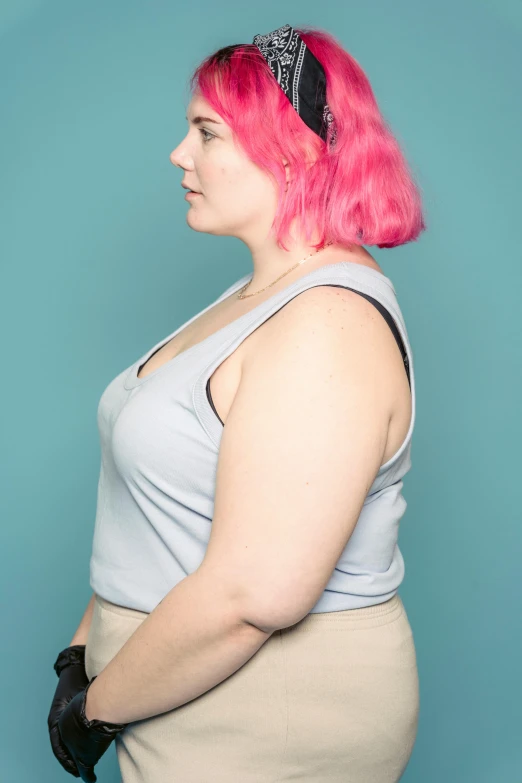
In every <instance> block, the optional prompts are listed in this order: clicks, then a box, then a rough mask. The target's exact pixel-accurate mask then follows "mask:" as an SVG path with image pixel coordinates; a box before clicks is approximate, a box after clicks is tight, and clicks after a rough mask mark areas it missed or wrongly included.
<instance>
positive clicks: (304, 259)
mask: <svg viewBox="0 0 522 783" xmlns="http://www.w3.org/2000/svg"><path fill="white" fill-rule="evenodd" d="M332 244H333V242H327V243H326V245H324V247H322V248H321V250H324V249H325V247H328V246H329V245H332ZM321 250H316V251H315V253H314V252H312V253H310V255H309V256H306V258H303V260H302V261H298V262H297V264H294V265H293V266H292V267H290V269H288V270H287V271H286V272H283V274H282V275H279V277H278V278H276V279H275V280H274V282H273V283H269V285H265V287H264V288H260V289H259V291H254V293H253V294H243V291H246V289H247V288H248V286H249V285H250V283H251V282H252V281H251V280H249V281H248V283H247V284H246V285H244V286H243V288H242V289H241V290H240V292H239V293H238V295H237V298H238V299H248V297H249V296H255V295H256V294H260V293H261V291H266V289H267V288H270V286H273V285H275V284H276V283H277V281H278V280H281V278H282V277H284V276H285V275H287V274H289V272H291V271H292V269H295V268H296V267H298V266H299V265H300V264H304V262H305V261H308V259H309V258H310V257H311V256H316V255H317V253H320V252H321Z"/></svg>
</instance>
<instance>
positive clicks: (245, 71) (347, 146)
mask: <svg viewBox="0 0 522 783" xmlns="http://www.w3.org/2000/svg"><path fill="white" fill-rule="evenodd" d="M295 30H296V31H297V32H298V33H299V35H300V36H301V38H302V39H303V41H304V42H305V44H306V46H308V47H309V49H310V51H311V52H312V54H314V55H315V57H317V59H318V60H319V61H320V62H321V64H322V65H323V68H324V70H325V74H326V84H327V102H328V105H329V107H330V110H331V112H332V114H333V116H334V118H335V124H336V130H337V138H336V143H335V145H334V146H333V147H331V146H330V145H329V143H328V142H329V140H328V141H324V140H323V139H321V137H320V136H318V135H317V134H316V133H315V132H314V131H313V130H311V129H310V128H309V127H308V126H307V125H306V123H305V122H303V120H302V119H301V117H300V116H299V115H298V113H297V112H296V110H295V109H294V108H293V106H292V105H291V103H290V101H289V100H288V98H287V97H286V95H285V94H284V92H283V91H282V89H281V87H280V86H279V85H278V83H277V81H276V79H275V78H274V75H273V73H272V71H271V70H270V67H269V65H268V63H267V62H266V60H265V58H264V57H263V55H262V54H261V52H260V51H259V49H258V48H257V46H255V45H254V44H235V45H232V46H225V47H224V48H222V49H219V50H218V51H216V52H214V53H213V54H211V55H209V56H208V57H207V58H205V60H203V62H202V63H201V64H200V65H199V66H198V67H197V68H196V69H195V71H194V72H193V73H192V75H191V77H190V80H189V86H190V89H191V91H192V92H193V93H194V92H198V93H199V94H200V95H202V96H203V98H204V99H205V100H206V101H207V102H208V103H209V104H210V105H211V106H212V108H213V109H214V110H215V111H216V112H217V113H218V114H219V115H220V116H221V117H222V118H223V119H224V120H225V122H226V123H227V124H228V125H229V126H230V128H231V130H232V135H233V138H234V141H235V142H237V143H239V145H240V146H241V147H242V148H243V149H244V151H245V153H246V155H247V157H248V158H249V159H250V160H252V161H253V162H254V163H255V164H256V165H257V166H259V167H260V168H261V169H263V170H264V171H265V172H266V173H267V174H268V175H269V176H270V177H271V178H272V180H273V182H274V185H275V187H276V191H277V193H278V202H277V209H276V214H275V217H274V221H273V223H272V226H271V230H273V231H274V233H275V236H276V239H277V244H278V246H279V247H282V248H284V249H285V250H287V249H288V248H287V247H286V246H285V244H284V241H285V239H286V238H287V237H290V236H291V234H290V227H291V223H292V220H293V219H294V218H295V217H296V216H297V217H298V219H299V222H300V225H301V229H302V230H303V229H304V235H305V238H306V240H307V241H310V239H311V235H312V233H313V231H314V230H319V237H320V240H319V242H318V244H317V245H311V247H316V248H321V247H323V246H324V245H325V244H326V243H327V242H334V243H336V244H339V245H341V246H346V247H349V246H350V245H354V244H356V245H357V244H359V245H363V244H365V245H376V246H377V247H380V248H382V247H395V246H397V245H403V244H406V243H407V242H412V241H414V240H416V239H417V238H418V236H419V234H420V233H421V231H423V230H425V228H426V225H425V223H424V219H423V215H422V204H421V198H420V194H419V191H418V189H417V186H416V184H415V182H414V180H413V177H412V175H411V172H410V170H409V167H408V164H407V162H406V160H405V158H404V156H403V154H402V152H401V149H400V146H399V144H398V142H397V141H396V139H395V138H394V136H393V134H392V132H391V130H390V129H389V127H388V125H387V123H386V121H385V120H384V119H383V117H382V115H381V113H380V111H379V108H378V105H377V101H376V99H375V96H374V94H373V90H372V88H371V85H370V82H369V80H368V78H367V77H366V75H365V73H364V71H363V69H362V68H361V66H360V65H359V64H358V62H357V61H356V60H355V59H354V58H353V57H352V56H351V55H350V54H348V52H346V51H345V50H344V49H343V47H342V46H341V45H340V44H339V43H338V42H337V40H336V39H335V38H334V36H332V35H331V34H329V33H327V32H325V31H322V30H318V29H316V28H310V27H306V28H297V27H296V28H295ZM284 159H286V160H287V161H288V163H289V164H290V170H291V182H290V183H289V187H288V190H287V191H286V192H285V186H286V174H285V167H284V164H283V161H284Z"/></svg>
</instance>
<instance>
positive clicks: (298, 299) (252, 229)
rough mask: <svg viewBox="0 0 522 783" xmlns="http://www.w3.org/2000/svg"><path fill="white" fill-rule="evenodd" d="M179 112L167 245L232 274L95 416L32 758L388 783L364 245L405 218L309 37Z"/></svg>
mask: <svg viewBox="0 0 522 783" xmlns="http://www.w3.org/2000/svg"><path fill="white" fill-rule="evenodd" d="M191 86H192V98H191V101H190V104H189V106H188V110H187V120H188V123H189V129H188V132H187V135H186V136H185V138H184V139H183V140H182V141H181V142H180V144H179V145H178V146H177V147H176V149H175V150H173V152H172V153H171V156H170V158H171V161H172V163H173V164H174V165H175V166H178V167H179V168H181V169H182V170H183V181H182V183H181V184H182V185H183V187H185V188H187V189H190V191H192V192H191V193H189V194H187V196H186V198H187V200H188V201H189V204H190V206H189V209H188V212H187V222H188V224H189V225H190V226H191V227H192V228H193V229H194V230H196V231H201V232H205V233H211V234H220V235H227V236H236V237H238V238H239V239H240V240H241V241H243V242H244V243H245V245H246V246H247V247H248V249H249V251H250V252H251V255H252V263H253V273H249V274H247V275H245V276H244V277H242V278H241V279H240V280H238V281H237V282H236V283H234V284H233V285H232V286H230V287H229V288H227V289H226V290H225V291H224V292H223V293H222V294H221V296H220V297H218V299H217V300H216V301H215V302H212V303H211V304H210V305H208V307H206V308H205V309H204V310H202V311H201V312H200V313H198V314H196V315H195V316H194V317H193V318H191V319H190V320H189V321H187V322H186V323H185V324H183V325H182V326H181V327H179V328H178V329H176V330H175V332H173V333H172V334H171V335H169V336H168V337H167V338H165V339H163V340H161V341H160V343H158V344H157V345H155V346H154V347H153V348H152V349H151V350H149V351H148V352H147V353H146V354H145V355H144V356H142V357H140V359H138V361H136V362H135V363H134V364H133V365H132V366H131V367H130V368H127V369H125V370H124V371H123V372H122V373H120V374H119V375H118V376H117V377H116V378H115V379H114V380H113V381H112V382H111V383H110V384H109V385H108V387H107V388H106V390H105V391H104V393H103V395H102V397H101V400H100V405H99V410H98V424H99V428H100V437H101V445H102V465H101V473H100V482H99V487H98V505H97V516H96V524H95V532H94V542H93V552H92V557H91V572H90V575H91V579H90V583H91V587H92V588H93V590H94V595H93V597H92V599H91V602H90V604H89V607H88V609H87V612H86V614H85V616H84V618H83V620H82V623H81V624H80V627H79V628H78V631H77V632H76V634H75V635H74V637H73V639H72V642H71V645H70V647H69V648H66V649H65V650H63V651H62V652H61V653H60V655H59V656H58V659H57V661H56V664H55V669H56V671H57V674H58V675H59V677H60V680H59V686H58V689H57V695H56V697H55V701H54V702H53V708H52V710H51V714H50V717H49V728H50V731H51V740H52V744H53V750H54V752H55V755H56V757H57V758H58V759H59V760H60V762H61V763H62V765H63V766H64V768H65V769H67V770H68V771H69V772H71V774H73V775H75V776H78V775H80V776H81V777H82V779H83V780H95V779H96V778H95V773H94V766H95V764H96V762H97V761H98V760H99V758H100V757H101V755H102V754H103V753H104V752H105V751H106V750H107V748H108V746H109V745H110V743H111V742H112V741H113V740H115V743H116V751H117V757H118V762H119V765H120V769H121V774H122V780H123V783H138V781H140V782H142V781H150V782H151V783H152V782H153V783H167V781H168V783H173V782H174V781H179V782H180V783H203V781H210V780H212V781H213V783H221V782H222V781H223V783H224V782H225V781H227V783H229V781H230V780H231V779H235V780H240V781H241V783H254V781H255V782H256V783H257V782H258V781H259V782H261V781H266V783H269V782H270V783H275V782H276V781H285V780H296V781H297V780H299V781H301V782H303V783H304V781H310V782H311V781H313V782H314V783H326V782H327V781H332V783H333V782H334V781H335V782H336V783H337V782H338V783H341V781H342V782H343V783H345V781H347V780H353V781H357V782H358V783H363V781H364V783H370V781H371V783H391V781H397V780H399V779H400V777H401V775H402V772H403V771H404V769H405V767H406V765H407V763H408V760H409V758H410V755H411V752H412V749H413V745H414V741H415V737H416V731H417V724H418V712H419V687H418V673H417V664H416V654H415V646H414V642H413V635H412V630H411V627H410V625H409V621H408V618H407V615H406V612H405V609H404V606H403V604H402V601H401V599H400V597H399V595H398V592H397V591H398V587H399V585H400V583H401V582H402V579H403V576H404V561H403V559H402V555H401V553H400V550H399V548H398V546H397V536H398V524H399V520H400V518H401V517H402V515H403V513H404V510H405V508H406V501H405V499H404V498H403V496H402V494H401V490H402V486H403V482H402V479H403V477H404V475H405V474H406V473H407V472H408V470H409V468H410V466H411V461H410V448H411V438H412V433H413V425H414V420H415V385H414V377H413V364H412V352H411V346H410V343H409V340H408V335H407V331H406V327H405V323H404V319H403V316H402V313H401V311H400V308H399V305H398V302H397V299H396V296H395V289H394V287H393V284H392V282H391V280H390V279H389V278H388V277H386V276H385V275H384V273H383V272H382V270H381V269H380V267H379V265H378V264H377V262H376V261H375V260H374V258H373V257H372V256H371V255H370V253H369V252H367V251H366V250H365V249H364V248H363V246H362V243H363V242H364V243H365V244H368V245H372V244H374V245H377V246H378V247H394V246H397V245H400V244H404V243H406V242H409V241H413V240H415V239H416V238H417V237H418V236H419V234H420V232H421V231H422V230H424V228H425V225H424V221H423V217H422V211H421V204H420V197H419V194H418V191H417V189H416V186H415V184H414V182H413V180H412V178H411V176H410V174H409V171H408V167H407V164H406V162H405V160H404V158H403V156H402V154H401V152H400V149H399V146H398V144H397V142H396V141H395V140H394V138H393V136H392V134H391V132H390V131H389V129H388V128H387V127H386V124H385V122H384V120H383V118H382V117H381V115H380V113H379V110H378V108H377V105H376V102H375V98H374V96H373V93H372V90H371V87H370V85H369V82H368V80H367V78H366V77H365V75H364V73H363V71H362V69H361V68H360V66H359V65H358V63H357V62H356V61H355V60H354V59H353V58H352V57H351V56H350V55H349V54H348V53H347V52H346V51H344V50H343V49H342V47H341V46H340V45H339V43H338V42H337V41H336V40H335V39H334V38H333V37H332V36H331V35H329V34H327V33H325V32H322V31H317V30H311V29H307V30H299V31H298V30H295V29H293V28H291V27H290V26H289V25H284V26H283V27H281V28H278V29H277V30H274V31H273V32H271V33H268V34H267V35H263V36H255V38H254V41H253V44H252V45H237V46H231V47H225V48H224V49H221V50H219V51H218V52H216V53H215V54H213V55H211V56H210V57H209V58H207V60H205V62H204V63H202V64H201V65H200V66H199V67H198V69H197V70H196V72H195V74H194V75H193V77H192V82H191ZM327 97H328V102H327V100H326V98H327ZM301 266H302V267H303V268H301Z"/></svg>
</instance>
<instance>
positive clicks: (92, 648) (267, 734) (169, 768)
mask: <svg viewBox="0 0 522 783" xmlns="http://www.w3.org/2000/svg"><path fill="white" fill-rule="evenodd" d="M147 616H148V615H147V614H146V613H144V612H140V611H137V610H135V609H128V608H126V607H123V606H119V605H117V604H112V603H109V602H108V601H106V600H105V599H103V598H101V597H100V596H98V595H97V596H96V601H95V604H94V613H93V617H92V623H91V627H90V630H89V636H88V639H87V643H86V658H85V663H86V670H87V676H88V677H89V679H90V678H91V677H93V676H94V675H97V674H99V673H100V672H101V671H102V669H103V668H104V667H105V666H106V665H107V663H108V662H109V661H110V660H111V659H112V658H113V657H114V656H115V655H116V653H117V652H118V651H119V650H120V648H121V647H122V646H123V644H124V643H125V642H126V641H127V639H128V638H129V637H130V636H131V635H132V634H133V633H134V631H135V630H136V628H137V627H138V626H139V625H140V623H142V622H143V620H145V618H146V617H147ZM418 716H419V680H418V672H417V660H416V653H415V645H414V641H413V635H412V630H411V627H410V624H409V621H408V617H407V615H406V611H405V608H404V605H403V603H402V600H401V599H400V597H399V595H398V593H396V594H395V595H394V596H393V598H391V599H390V600H388V601H386V602H385V603H381V604H378V605H376V606H370V607H365V608H362V609H350V610H346V611H341V612H324V613H319V614H317V613H316V614H308V615H307V616H306V617H305V618H304V619H303V620H301V621H300V622H298V623H297V624H295V625H293V626H291V627H289V628H284V629H283V630H281V631H276V632H275V633H274V634H272V636H270V637H269V639H268V641H267V642H266V643H265V644H264V645H263V646H262V647H261V648H260V649H259V650H258V651H257V652H256V653H255V654H254V656H253V657H252V658H250V660H248V661H247V662H246V664H245V665H244V666H242V667H241V668H240V669H238V671H237V672H235V673H234V674H232V675H231V676H230V677H228V678H227V679H226V680H224V681H223V682H221V683H219V684H218V685H216V686H215V687H213V688H211V689H210V690H209V691H207V692H206V693H203V694H202V695H201V696H198V697H197V698H195V699H193V700H192V701H190V702H187V703H186V704H183V705H181V706H180V707H177V708H176V709H174V710H171V711H169V712H166V713H163V714H161V715H157V716H153V717H151V718H147V719H145V720H141V721H135V722H133V723H130V724H129V725H128V726H127V728H126V729H125V730H124V731H123V732H122V733H121V734H119V735H118V736H117V737H116V740H115V746H116V754H117V759H118V764H119V767H120V771H121V779H122V783H283V781H293V783H394V782H395V781H398V780H399V779H400V777H401V775H402V773H403V771H404V769H405V767H406V765H407V763H408V761H409V759H410V756H411V753H412V750H413V746H414V742H415V738H416V733H417V725H418Z"/></svg>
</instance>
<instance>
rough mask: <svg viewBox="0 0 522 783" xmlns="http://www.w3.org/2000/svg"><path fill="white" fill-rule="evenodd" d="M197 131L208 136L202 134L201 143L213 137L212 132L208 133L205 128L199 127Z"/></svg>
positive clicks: (205, 142)
mask: <svg viewBox="0 0 522 783" xmlns="http://www.w3.org/2000/svg"><path fill="white" fill-rule="evenodd" d="M199 132H200V133H202V134H205V133H206V134H207V136H210V138H208V139H207V138H206V137H205V135H203V144H207V142H209V141H211V139H213V138H215V137H214V135H213V134H212V133H209V132H208V130H205V128H200V129H199Z"/></svg>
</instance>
